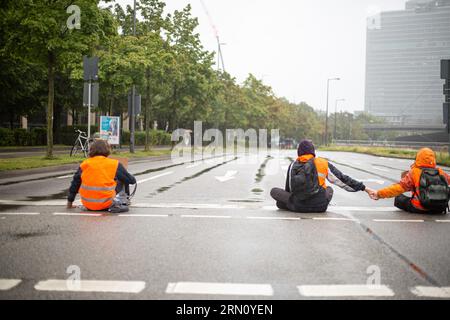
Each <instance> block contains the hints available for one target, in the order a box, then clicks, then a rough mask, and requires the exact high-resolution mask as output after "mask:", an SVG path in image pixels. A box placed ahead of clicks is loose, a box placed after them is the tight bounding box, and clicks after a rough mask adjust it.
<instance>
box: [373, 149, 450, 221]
mask: <svg viewBox="0 0 450 320" xmlns="http://www.w3.org/2000/svg"><path fill="white" fill-rule="evenodd" d="M449 183H450V175H448V174H447V173H445V172H444V171H443V170H442V169H441V168H437V167H436V155H435V153H434V151H433V150H431V149H428V148H424V149H421V150H420V151H419V152H418V153H417V155H416V160H415V162H414V163H413V164H412V166H411V170H409V171H407V172H405V173H403V175H402V179H401V180H400V182H399V183H396V184H393V185H391V186H389V187H387V188H384V189H381V190H379V191H373V192H372V193H371V194H370V196H371V198H372V199H374V200H378V199H387V198H395V201H394V205H395V206H396V207H397V208H399V209H402V210H404V211H407V212H410V213H444V212H446V211H447V208H448V202H449V192H450V189H449V185H448V184H449ZM406 192H411V193H412V196H411V197H408V196H405V195H404V193H406Z"/></svg>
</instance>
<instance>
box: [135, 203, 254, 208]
mask: <svg viewBox="0 0 450 320" xmlns="http://www.w3.org/2000/svg"><path fill="white" fill-rule="evenodd" d="M131 207H132V208H144V209H147V208H157V209H164V208H168V209H246V207H242V206H237V205H228V204H225V205H223V204H209V203H208V204H206V203H136V204H134V205H131Z"/></svg>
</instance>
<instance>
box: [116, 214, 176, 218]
mask: <svg viewBox="0 0 450 320" xmlns="http://www.w3.org/2000/svg"><path fill="white" fill-rule="evenodd" d="M119 217H127V218H168V217H169V215H168V214H119Z"/></svg>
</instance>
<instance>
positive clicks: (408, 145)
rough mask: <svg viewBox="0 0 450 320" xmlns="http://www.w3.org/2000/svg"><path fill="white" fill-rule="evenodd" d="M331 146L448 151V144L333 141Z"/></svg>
mask: <svg viewBox="0 0 450 320" xmlns="http://www.w3.org/2000/svg"><path fill="white" fill-rule="evenodd" d="M333 144H334V145H336V146H362V147H383V148H404V149H420V148H424V147H428V148H431V149H433V150H436V151H440V152H445V151H448V150H449V143H448V142H424V141H421V142H419V141H387V140H384V141H374V140H333Z"/></svg>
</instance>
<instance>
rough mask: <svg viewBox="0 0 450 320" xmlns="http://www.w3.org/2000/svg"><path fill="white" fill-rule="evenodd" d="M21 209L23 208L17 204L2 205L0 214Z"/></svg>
mask: <svg viewBox="0 0 450 320" xmlns="http://www.w3.org/2000/svg"><path fill="white" fill-rule="evenodd" d="M22 207H24V206H23V205H18V204H2V205H0V212H8V211H14V209H19V208H22Z"/></svg>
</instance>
